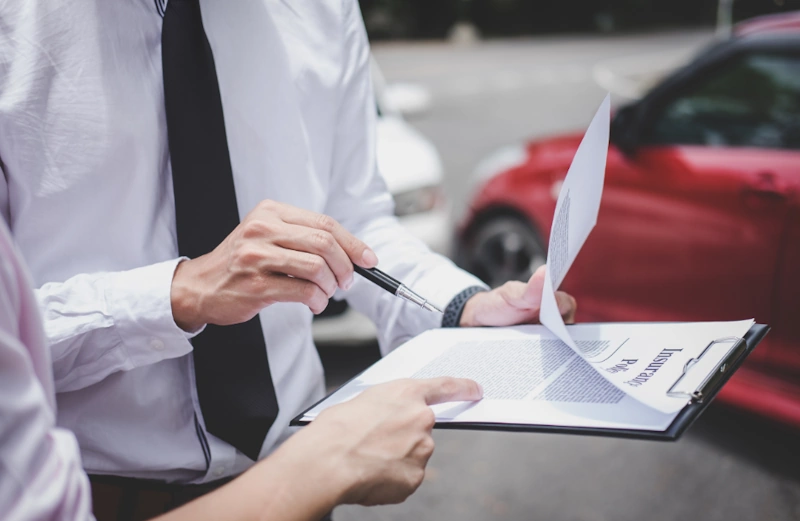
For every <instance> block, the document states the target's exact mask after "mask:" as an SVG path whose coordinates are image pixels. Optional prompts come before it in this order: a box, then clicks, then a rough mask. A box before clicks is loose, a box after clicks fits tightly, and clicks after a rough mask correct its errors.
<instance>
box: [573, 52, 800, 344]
mask: <svg viewBox="0 0 800 521" xmlns="http://www.w3.org/2000/svg"><path fill="white" fill-rule="evenodd" d="M797 66H798V58H797V57H796V56H792V55H784V54H777V55H776V54H763V53H749V52H745V53H739V54H737V56H736V57H735V59H731V60H727V61H726V63H725V64H724V65H723V66H719V65H715V66H714V67H709V69H708V70H699V71H697V72H696V73H695V75H694V77H693V79H692V81H691V82H688V84H687V83H685V84H683V85H681V87H680V88H679V89H676V92H674V93H665V94H662V95H661V96H662V97H661V99H660V100H659V101H660V103H659V108H658V109H657V110H654V111H652V112H651V113H650V114H649V118H648V120H647V121H645V122H644V123H643V124H642V126H641V130H640V131H641V133H642V134H641V136H639V145H638V146H637V148H636V149H635V151H632V152H629V153H623V152H621V151H620V150H618V149H616V148H612V150H611V152H610V154H609V163H608V169H607V178H606V188H605V192H604V197H603V203H602V206H601V211H600V216H599V219H598V225H597V228H596V229H595V231H594V232H593V234H592V236H590V239H589V240H588V241H587V244H586V246H585V248H586V250H587V251H586V253H585V254H582V257H583V258H582V259H580V258H579V261H578V262H576V267H575V268H576V270H575V271H576V272H577V273H576V276H575V277H574V278H573V280H571V281H568V282H569V283H570V284H574V285H575V286H576V287H577V288H579V290H578V289H576V292H577V293H579V294H580V295H581V297H583V300H582V303H583V304H588V305H589V306H594V307H595V309H597V310H599V314H600V315H601V316H599V317H598V318H602V319H613V320H722V319H739V318H751V317H755V318H756V319H757V320H759V321H764V322H767V323H771V322H772V319H773V317H774V316H775V315H774V313H775V304H776V302H775V291H776V288H777V287H778V285H779V281H778V279H777V276H776V273H777V270H778V267H779V264H780V262H781V259H782V257H781V255H782V253H783V251H782V245H783V241H784V237H785V234H786V233H787V230H788V228H787V226H788V222H789V208H790V205H789V203H788V197H789V195H788V193H789V191H790V186H791V183H792V180H793V179H796V178H797V176H798V165H800V157H798V153H797V152H796V151H795V150H792V147H791V146H789V141H791V139H790V137H791V136H790V134H791V132H792V125H793V123H792V121H793V118H797V119H794V121H800V113H794V111H795V110H796V108H794V106H793V105H792V101H791V100H792V96H794V95H796V93H794V91H793V88H794V87H793V85H794V81H796V80H795V75H796V74H797ZM795 128H796V127H795ZM787 134H789V136H788V137H787ZM566 287H567V289H569V284H568V285H567V286H566ZM797 289H800V288H797ZM797 289H795V293H796V292H797ZM768 350H769V348H762V349H760V350H759V351H758V357H761V358H763V357H765V356H767V351H768Z"/></svg>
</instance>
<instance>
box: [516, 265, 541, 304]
mask: <svg viewBox="0 0 800 521" xmlns="http://www.w3.org/2000/svg"><path fill="white" fill-rule="evenodd" d="M546 268H547V267H546V266H539V269H537V270H536V271H535V272H534V273H533V275H531V278H530V279H528V284H527V285H526V286H525V292H524V293H523V294H522V300H523V301H524V302H525V303H526V304H528V305H529V306H530V307H532V308H538V307H539V306H541V305H542V291H543V290H544V275H545V271H546Z"/></svg>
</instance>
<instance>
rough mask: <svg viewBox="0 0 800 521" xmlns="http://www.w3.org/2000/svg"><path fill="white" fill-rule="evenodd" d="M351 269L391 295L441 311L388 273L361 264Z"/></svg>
mask: <svg viewBox="0 0 800 521" xmlns="http://www.w3.org/2000/svg"><path fill="white" fill-rule="evenodd" d="M353 271H355V272H356V273H358V274H359V275H361V276H362V277H364V278H365V279H367V280H368V281H370V282H372V283H374V284H377V285H378V286H380V287H382V288H383V289H385V290H386V291H388V292H389V293H391V294H392V295H396V296H398V297H400V298H401V299H404V300H407V301H409V302H413V303H414V304H416V305H418V306H419V307H421V308H422V309H427V310H428V311H437V312H439V313H442V310H441V309H439V308H437V307H436V306H434V305H432V304H430V303H429V302H428V301H427V300H425V299H424V298H422V297H420V296H419V295H417V294H416V293H414V292H413V291H411V290H410V289H408V286H406V285H404V284H403V283H402V282H400V281H399V280H397V279H395V278H393V277H390V276H389V275H387V274H386V273H384V272H382V271H381V270H379V269H378V268H362V267H361V266H356V265H353Z"/></svg>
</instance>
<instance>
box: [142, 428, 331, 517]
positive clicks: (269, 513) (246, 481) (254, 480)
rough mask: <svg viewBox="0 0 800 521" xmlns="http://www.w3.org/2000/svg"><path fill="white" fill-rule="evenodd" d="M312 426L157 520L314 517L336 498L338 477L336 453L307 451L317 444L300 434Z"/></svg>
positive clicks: (328, 506)
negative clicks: (230, 479) (242, 471)
mask: <svg viewBox="0 0 800 521" xmlns="http://www.w3.org/2000/svg"><path fill="white" fill-rule="evenodd" d="M313 430H314V429H312V427H307V428H306V429H304V430H303V431H301V432H299V433H298V434H296V435H295V436H294V437H293V438H291V439H290V440H289V441H288V442H287V443H285V444H284V445H283V446H282V447H281V448H280V449H278V450H277V451H276V452H275V453H274V454H272V455H271V456H270V457H269V458H267V459H265V460H262V461H261V462H259V463H258V464H257V465H255V466H254V467H253V468H251V469H250V470H249V471H247V472H246V473H245V474H243V475H242V476H241V477H239V478H237V479H236V480H234V481H233V482H231V483H229V484H227V485H226V486H224V487H222V488H220V489H219V490H217V491H215V492H213V493H211V494H208V495H206V496H203V497H202V498H200V499H198V500H196V501H193V502H192V503H189V504H187V505H185V506H183V507H181V508H179V509H177V510H174V511H172V512H170V513H168V514H166V515H164V516H162V517H160V518H158V521H204V520H217V519H226V520H229V521H245V520H247V521H250V520H264V521H318V520H319V519H321V518H322V517H323V516H324V515H325V514H327V513H328V512H330V511H331V510H333V507H334V506H336V505H337V504H339V503H340V502H341V498H342V494H343V487H344V480H342V479H341V478H340V477H339V476H338V475H337V472H338V470H337V469H336V466H337V465H336V462H335V461H334V460H335V458H336V457H338V456H339V454H338V453H337V452H336V451H327V452H325V453H321V454H317V455H315V454H313V453H312V452H313V450H314V446H320V443H314V442H310V441H309V440H305V439H304V438H305V437H306V436H307V434H306V433H307V432H309V431H313ZM311 434H312V435H313V432H311ZM295 438H297V439H295Z"/></svg>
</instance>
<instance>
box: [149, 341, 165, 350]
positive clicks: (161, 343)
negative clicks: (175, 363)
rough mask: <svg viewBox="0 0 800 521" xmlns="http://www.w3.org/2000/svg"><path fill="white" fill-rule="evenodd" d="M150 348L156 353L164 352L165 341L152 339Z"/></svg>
mask: <svg viewBox="0 0 800 521" xmlns="http://www.w3.org/2000/svg"><path fill="white" fill-rule="evenodd" d="M150 347H152V348H153V349H155V350H156V351H162V350H163V349H164V341H163V340H161V339H160V338H151V339H150Z"/></svg>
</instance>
